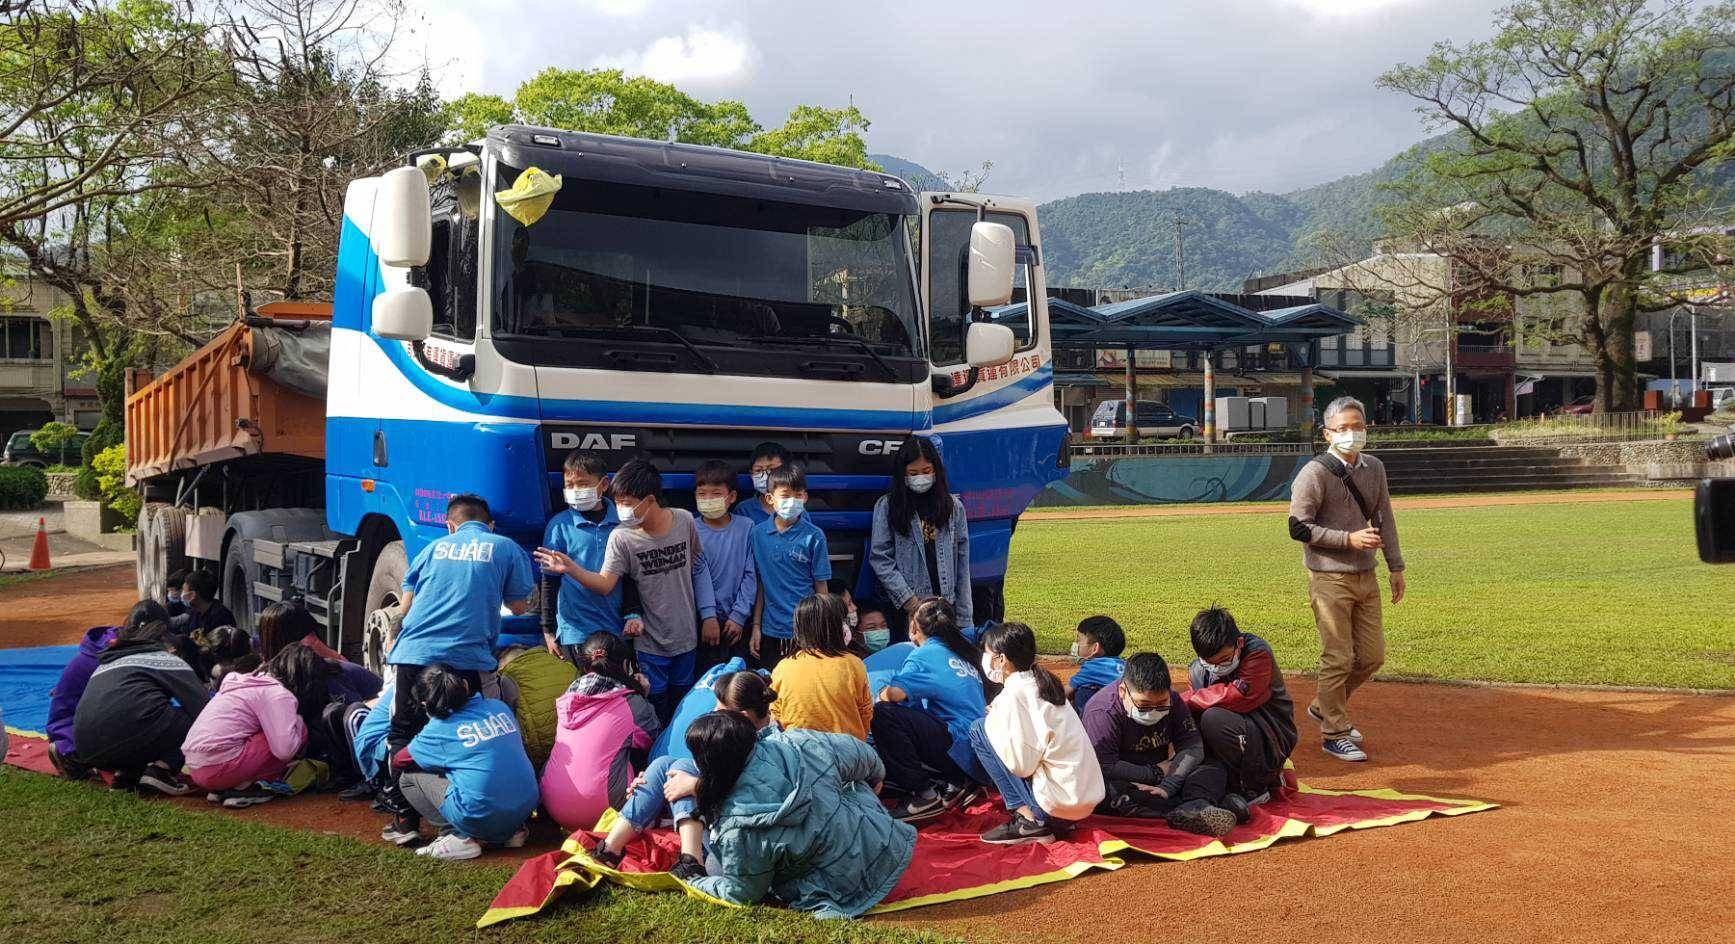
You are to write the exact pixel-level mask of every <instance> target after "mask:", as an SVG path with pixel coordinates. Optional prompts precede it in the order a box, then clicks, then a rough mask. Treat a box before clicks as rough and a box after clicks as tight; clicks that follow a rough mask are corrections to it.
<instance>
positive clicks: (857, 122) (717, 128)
mask: <svg viewBox="0 0 1735 944" xmlns="http://www.w3.org/2000/svg"><path fill="white" fill-rule="evenodd" d="M445 120H446V123H447V126H448V127H449V128H450V131H449V133H448V136H447V140H448V141H449V142H451V143H458V142H463V141H473V140H476V139H477V138H480V137H482V136H483V135H485V134H487V132H488V128H489V127H491V126H493V125H501V124H509V123H512V122H520V123H523V124H531V125H542V126H544V127H549V128H560V129H562V130H566V131H589V132H594V133H597V134H616V135H623V136H625V137H632V138H648V139H650V140H653V141H679V142H682V143H684V144H705V145H710V146H713V147H727V148H737V149H740V150H744V151H757V152H759V153H761V154H775V155H777V156H780V157H795V158H801V159H802V160H809V161H820V162H823V163H827V164H841V165H844V166H846V167H862V168H868V169H871V170H878V169H879V165H877V164H875V163H874V162H873V161H872V160H871V159H869V158H868V156H867V142H866V141H865V140H864V139H863V137H862V134H863V132H865V131H866V130H867V128H868V120H867V118H865V117H864V116H863V115H862V113H861V111H860V110H859V109H857V108H856V107H855V106H853V105H851V106H847V107H845V108H822V107H820V106H817V105H798V106H796V107H795V109H794V110H792V111H791V112H790V113H789V119H788V120H787V121H785V122H784V123H783V125H782V126H781V127H778V128H773V129H770V130H766V129H765V128H762V127H761V126H760V125H759V124H758V123H757V122H755V121H754V120H753V116H752V115H751V114H749V113H748V111H747V106H746V105H743V104H741V103H740V102H737V101H731V100H724V101H720V102H711V103H707V102H702V101H700V100H698V99H696V98H694V97H692V96H691V95H688V94H687V93H685V92H683V91H681V90H680V89H678V88H676V87H675V86H673V85H669V84H668V83H666V82H658V81H656V80H655V79H649V78H645V77H644V76H629V75H627V74H626V73H624V72H622V71H621V70H619V69H589V70H576V69H557V68H552V67H551V68H547V69H544V70H542V71H541V72H538V73H537V74H536V75H535V76H533V77H532V78H531V79H529V80H528V81H526V82H525V83H524V84H522V85H520V86H519V87H518V90H517V92H516V93H514V95H513V96H512V98H511V99H510V100H508V99H505V98H502V97H500V96H498V95H477V94H472V95H462V96H459V97H458V98H456V99H453V100H452V101H450V102H448V103H446V106H445Z"/></svg>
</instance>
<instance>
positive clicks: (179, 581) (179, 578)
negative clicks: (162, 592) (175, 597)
mask: <svg viewBox="0 0 1735 944" xmlns="http://www.w3.org/2000/svg"><path fill="white" fill-rule="evenodd" d="M186 582H187V568H185V567H177V568H175V569H174V570H171V571H169V579H167V580H165V581H163V586H165V587H168V588H169V589H170V590H172V591H174V592H175V593H180V592H181V586H182V585H183V584H185V583H186Z"/></svg>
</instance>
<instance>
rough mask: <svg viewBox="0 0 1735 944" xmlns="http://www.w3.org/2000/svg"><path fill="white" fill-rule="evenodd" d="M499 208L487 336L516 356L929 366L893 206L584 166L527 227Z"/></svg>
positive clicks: (743, 365) (851, 372)
mask: <svg viewBox="0 0 1735 944" xmlns="http://www.w3.org/2000/svg"><path fill="white" fill-rule="evenodd" d="M517 173H518V172H517V171H516V170H514V169H512V168H509V167H506V166H504V165H502V166H501V167H500V183H499V185H498V186H499V187H500V188H501V189H504V188H505V187H507V186H510V185H511V183H512V181H513V180H514V179H516V176H517ZM496 213H497V216H496V226H495V232H496V234H497V235H496V237H495V242H494V278H493V288H492V291H493V301H494V306H493V308H494V310H493V319H494V326H493V327H494V336H495V339H496V346H497V347H498V348H499V349H500V350H501V352H502V353H503V354H504V355H505V356H507V357H509V358H512V359H514V360H519V361H526V362H531V363H537V364H545V365H554V366H571V367H593V368H604V369H614V370H662V371H698V372H704V373H723V374H750V375H759V376H765V375H773V376H804V377H819V378H822V379H841V380H859V381H873V382H898V383H912V382H916V381H918V380H922V379H925V378H926V375H927V370H926V368H925V367H924V366H923V361H922V360H921V356H922V351H921V348H920V340H919V339H920V334H919V332H918V330H917V322H916V305H915V292H914V286H913V284H912V278H911V271H910V265H909V260H908V257H907V252H908V249H907V242H906V237H905V233H904V228H903V227H904V221H903V218H902V217H901V216H899V215H896V214H888V213H871V212H863V211H857V210H843V209H836V208H831V207H821V206H810V205H802V204H793V203H773V202H767V201H762V200H747V199H741V198H736V197H727V196H719V195H713V194H705V193H696V192H692V191H683V190H668V189H662V188H652V187H638V186H626V185H621V184H604V183H595V182H590V181H585V180H581V179H568V180H567V181H566V183H565V185H564V186H563V187H562V188H561V190H560V192H559V193H558V194H557V195H556V197H555V201H554V204H553V206H552V207H551V208H550V209H549V211H548V212H547V213H546V214H545V215H544V216H542V217H541V218H540V219H538V220H536V221H535V222H533V223H532V224H530V225H528V226H526V225H524V224H522V223H520V222H518V221H517V220H515V219H514V218H512V217H511V216H509V215H507V214H506V213H505V212H503V211H499V210H498V209H497V210H496ZM599 342H603V343H599Z"/></svg>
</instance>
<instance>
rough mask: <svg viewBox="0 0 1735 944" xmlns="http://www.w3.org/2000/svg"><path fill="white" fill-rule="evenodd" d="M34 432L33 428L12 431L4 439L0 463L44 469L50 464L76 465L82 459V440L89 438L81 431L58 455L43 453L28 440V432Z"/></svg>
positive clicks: (87, 434)
mask: <svg viewBox="0 0 1735 944" xmlns="http://www.w3.org/2000/svg"><path fill="white" fill-rule="evenodd" d="M34 432H36V430H34V429H21V430H19V431H18V432H16V433H13V434H12V438H10V439H8V440H6V449H5V451H4V452H0V464H5V465H27V466H34V467H35V468H38V469H46V468H48V467H49V466H51V465H78V464H79V462H80V461H82V458H81V457H82V453H83V451H84V441H85V440H87V439H89V438H90V434H89V433H85V432H81V433H79V434H78V435H76V436H74V437H72V441H71V442H69V443H67V444H66V446H65V447H64V448H62V449H61V450H60V455H58V456H55V455H44V454H43V453H41V452H39V451H38V450H37V448H36V446H35V444H33V443H32V442H31V441H30V434H31V433H34Z"/></svg>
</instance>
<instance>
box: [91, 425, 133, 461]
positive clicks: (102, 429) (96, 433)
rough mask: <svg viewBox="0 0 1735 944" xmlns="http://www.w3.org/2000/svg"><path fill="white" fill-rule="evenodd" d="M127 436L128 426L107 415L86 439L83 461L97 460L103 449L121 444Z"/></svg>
mask: <svg viewBox="0 0 1735 944" xmlns="http://www.w3.org/2000/svg"><path fill="white" fill-rule="evenodd" d="M125 437H126V428H125V427H124V426H122V425H121V424H120V423H118V422H115V421H114V420H111V419H107V418H106V417H105V418H104V419H103V421H102V422H100V423H98V424H96V429H93V430H91V431H90V438H89V439H86V440H85V441H84V453H83V456H82V459H83V463H84V464H85V465H91V464H92V463H94V462H95V461H96V457H97V456H99V455H101V454H102V452H103V450H105V449H108V448H109V447H111V446H118V445H120V444H121V440H122V439H124V438H125Z"/></svg>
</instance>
